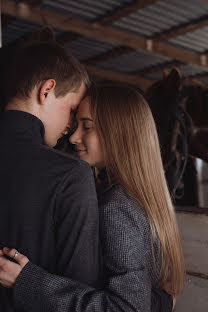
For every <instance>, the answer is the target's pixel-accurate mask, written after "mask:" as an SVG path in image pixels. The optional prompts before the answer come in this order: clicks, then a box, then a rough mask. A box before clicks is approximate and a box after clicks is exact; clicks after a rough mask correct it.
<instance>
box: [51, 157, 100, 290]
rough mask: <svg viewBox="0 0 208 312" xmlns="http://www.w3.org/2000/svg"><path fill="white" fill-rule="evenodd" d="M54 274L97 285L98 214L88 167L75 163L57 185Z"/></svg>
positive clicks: (98, 260) (90, 172)
mask: <svg viewBox="0 0 208 312" xmlns="http://www.w3.org/2000/svg"><path fill="white" fill-rule="evenodd" d="M54 222H55V240H56V242H55V243H56V263H57V269H56V274H58V275H63V276H67V277H70V278H72V279H74V280H77V281H80V282H83V283H86V284H88V285H91V286H97V281H98V279H99V271H100V267H99V262H100V259H99V214H98V204H97V195H96V190H95V184H94V178H93V175H92V170H91V168H90V167H89V166H88V165H87V164H85V163H84V162H77V166H76V167H74V168H73V170H72V172H69V173H66V175H65V177H64V179H62V182H61V183H60V185H59V188H58V190H57V197H56V209H55V212H54Z"/></svg>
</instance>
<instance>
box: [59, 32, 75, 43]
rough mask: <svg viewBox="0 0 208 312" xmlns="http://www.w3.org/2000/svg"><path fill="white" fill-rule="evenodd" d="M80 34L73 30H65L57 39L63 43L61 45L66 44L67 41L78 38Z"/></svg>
mask: <svg viewBox="0 0 208 312" xmlns="http://www.w3.org/2000/svg"><path fill="white" fill-rule="evenodd" d="M79 37H80V36H79V35H77V34H75V33H71V32H64V33H63V34H61V35H58V36H57V37H56V41H57V42H58V43H59V44H61V45H64V44H66V43H67V42H70V41H73V40H76V39H78V38H79Z"/></svg>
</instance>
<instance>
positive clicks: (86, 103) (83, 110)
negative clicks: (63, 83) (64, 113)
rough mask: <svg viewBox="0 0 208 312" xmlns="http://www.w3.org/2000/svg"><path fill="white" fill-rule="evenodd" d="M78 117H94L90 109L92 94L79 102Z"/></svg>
mask: <svg viewBox="0 0 208 312" xmlns="http://www.w3.org/2000/svg"><path fill="white" fill-rule="evenodd" d="M77 117H79V118H81V117H92V116H91V111H90V96H87V97H85V98H84V99H83V100H82V101H81V102H80V104H79V107H78V110H77Z"/></svg>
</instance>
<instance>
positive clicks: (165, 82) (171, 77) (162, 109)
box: [145, 68, 188, 194]
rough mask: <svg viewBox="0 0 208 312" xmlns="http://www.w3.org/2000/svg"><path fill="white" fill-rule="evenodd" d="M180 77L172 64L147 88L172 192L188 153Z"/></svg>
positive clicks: (147, 95)
mask: <svg viewBox="0 0 208 312" xmlns="http://www.w3.org/2000/svg"><path fill="white" fill-rule="evenodd" d="M181 85H182V77H181V74H180V71H179V70H178V69H176V68H173V69H172V70H171V72H170V73H166V72H165V73H164V77H163V79H162V80H160V81H158V82H156V83H154V84H153V85H152V86H151V87H150V88H149V89H148V90H147V92H146V95H145V96H146V99H147V101H148V103H149V105H150V108H151V110H152V113H153V117H154V119H155V123H156V127H157V130H158V136H159V141H160V146H161V152H162V158H163V165H164V168H165V173H166V178H167V182H168V185H169V189H170V191H171V193H173V194H174V193H175V191H176V189H177V188H178V186H179V184H180V181H181V178H182V176H183V172H184V169H185V166H186V160H187V157H188V135H187V131H186V124H185V120H184V111H183V108H182V106H181Z"/></svg>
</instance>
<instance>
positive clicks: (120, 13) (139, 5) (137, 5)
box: [31, 0, 159, 45]
mask: <svg viewBox="0 0 208 312" xmlns="http://www.w3.org/2000/svg"><path fill="white" fill-rule="evenodd" d="M31 1H32V0H31ZM158 1H159V0H142V1H141V0H140V1H134V2H133V3H131V4H127V5H124V6H123V7H121V8H119V9H116V10H115V11H114V12H112V14H108V15H106V16H104V17H101V18H100V19H99V20H97V21H96V22H94V23H92V24H93V25H95V26H96V25H110V24H111V23H113V22H115V21H116V20H118V19H120V18H121V17H124V16H127V15H129V14H131V13H133V12H135V11H138V10H140V9H143V8H145V7H147V6H149V5H151V4H154V3H156V2H158ZM71 34H72V33H69V36H67V33H65V34H63V38H61V36H62V35H60V36H58V37H57V41H58V42H60V43H61V44H63V45H64V44H65V43H67V42H70V41H73V40H75V39H78V38H79V35H77V36H76V37H75V36H71Z"/></svg>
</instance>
